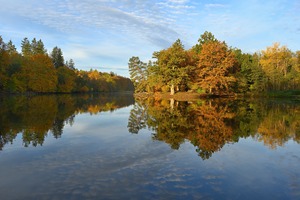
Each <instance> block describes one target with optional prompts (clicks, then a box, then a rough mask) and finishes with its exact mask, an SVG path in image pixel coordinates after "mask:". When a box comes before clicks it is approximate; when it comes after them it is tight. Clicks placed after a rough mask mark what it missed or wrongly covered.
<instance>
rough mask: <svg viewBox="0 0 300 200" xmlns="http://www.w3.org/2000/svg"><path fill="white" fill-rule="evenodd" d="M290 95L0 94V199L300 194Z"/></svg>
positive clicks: (294, 105)
mask: <svg viewBox="0 0 300 200" xmlns="http://www.w3.org/2000/svg"><path fill="white" fill-rule="evenodd" d="M299 142H300V102H299V101H296V100H294V101H292V100H289V101H288V100H280V101H279V100H269V101H267V100H259V101H258V100H256V101H251V100H232V99H227V100H210V101H208V100H202V101H198V102H174V104H173V103H170V102H169V101H154V100H146V101H137V102H134V99H133V97H132V96H131V95H129V94H123V95H99V96H96V95H94V96H71V95H60V96H35V97H24V96H15V97H4V98H3V97H2V98H0V199H1V200H2V199H3V200H5V199H300V144H299Z"/></svg>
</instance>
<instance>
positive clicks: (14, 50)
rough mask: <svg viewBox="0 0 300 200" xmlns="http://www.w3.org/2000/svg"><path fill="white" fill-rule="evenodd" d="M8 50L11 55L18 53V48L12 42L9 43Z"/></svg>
mask: <svg viewBox="0 0 300 200" xmlns="http://www.w3.org/2000/svg"><path fill="white" fill-rule="evenodd" d="M6 49H7V52H8V53H9V54H10V55H12V54H16V53H18V52H17V48H16V46H15V45H14V44H13V43H12V41H11V40H9V41H8V43H7V46H6Z"/></svg>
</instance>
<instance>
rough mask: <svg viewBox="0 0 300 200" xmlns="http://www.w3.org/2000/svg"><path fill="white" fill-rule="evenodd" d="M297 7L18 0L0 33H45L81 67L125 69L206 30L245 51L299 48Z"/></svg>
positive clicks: (204, 1)
mask: <svg viewBox="0 0 300 200" xmlns="http://www.w3.org/2000/svg"><path fill="white" fill-rule="evenodd" d="M299 12H300V3H299V0H266V1H264V2H263V3H262V2H261V1H258V0H251V1H239V0H228V1H226V2H225V1H222V0H214V1H211V0H201V1H197V0H118V1H116V0H43V1H40V0H27V1H26V3H24V1H23V0H13V1H6V2H5V3H3V4H1V7H0V24H1V26H0V34H3V36H4V38H8V39H13V40H15V38H17V40H19V41H21V40H22V39H23V38H24V37H37V38H41V39H42V40H43V41H45V43H46V44H49V45H58V46H60V47H61V48H62V49H63V51H66V52H65V55H67V56H71V57H72V58H74V60H75V63H76V58H75V57H74V56H76V57H77V58H78V61H77V63H79V65H84V62H86V64H87V65H96V63H95V62H96V60H97V59H98V60H99V61H98V63H101V62H103V63H102V64H104V65H106V66H107V67H109V62H110V61H109V60H112V61H111V62H110V63H111V65H113V66H118V67H119V66H124V68H126V67H127V62H128V59H129V57H130V55H131V56H132V55H137V56H140V57H141V58H145V59H146V57H148V58H151V54H152V52H153V51H158V50H160V49H162V48H167V47H168V46H170V45H171V43H173V42H174V41H175V40H176V39H178V38H180V39H182V40H183V43H184V44H185V45H186V46H187V47H188V48H189V47H191V46H192V45H194V44H195V43H196V42H197V39H198V38H199V35H200V34H202V33H203V32H204V31H211V32H212V33H213V34H214V35H215V36H216V37H217V38H218V39H220V40H225V41H226V42H227V43H229V45H232V46H237V47H240V48H243V49H245V50H246V51H247V50H249V49H251V50H252V49H254V48H255V49H261V48H264V47H265V45H266V44H270V43H271V44H272V42H274V41H279V42H282V43H283V44H289V43H290V45H291V46H292V48H294V49H295V48H298V47H297V45H296V44H297V42H295V41H299V40H300V39H299V28H300V18H299ZM19 38H20V39H19ZM257 41H259V42H257ZM288 46H289V45H288ZM52 47H53V46H52ZM50 48H51V47H50ZM50 48H48V50H50ZM72 48H80V49H78V50H72ZM72 55H73V56H72ZM91 55H92V56H93V57H91ZM146 55H148V56H146ZM101 59H103V60H104V61H103V60H101ZM98 63H97V64H98Z"/></svg>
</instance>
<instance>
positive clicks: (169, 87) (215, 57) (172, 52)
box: [128, 31, 300, 95]
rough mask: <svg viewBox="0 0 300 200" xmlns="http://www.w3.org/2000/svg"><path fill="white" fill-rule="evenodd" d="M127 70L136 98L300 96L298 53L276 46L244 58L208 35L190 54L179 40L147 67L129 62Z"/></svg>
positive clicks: (240, 52) (136, 61)
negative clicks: (290, 92) (158, 94)
mask: <svg viewBox="0 0 300 200" xmlns="http://www.w3.org/2000/svg"><path fill="white" fill-rule="evenodd" d="M128 68H129V73H130V78H131V80H132V82H133V84H134V87H135V92H136V93H141V92H149V93H152V92H170V94H171V95H173V94H174V93H175V92H178V91H195V92H199V93H206V94H210V95H228V94H249V93H250V94H255V93H262V92H271V91H287V90H300V51H296V52H293V51H291V50H290V49H288V48H287V47H286V46H281V45H280V44H279V43H274V44H273V45H272V46H270V47H267V48H266V49H265V50H262V51H259V52H256V53H253V54H250V53H243V52H242V50H241V49H238V48H232V47H229V46H228V45H227V44H226V42H225V41H219V40H218V39H216V38H215V36H214V35H213V34H212V33H210V32H207V31H206V32H204V33H203V34H202V35H201V36H200V38H199V40H198V43H197V44H196V45H194V46H193V47H192V48H191V49H188V50H185V49H184V46H183V44H182V43H181V41H180V40H179V39H178V40H177V41H175V42H174V43H173V44H172V45H171V46H170V47H169V48H167V49H163V50H161V51H157V52H154V53H153V60H152V61H149V62H148V63H145V62H142V61H141V60H140V59H139V57H136V56H133V57H131V58H130V59H129V63H128Z"/></svg>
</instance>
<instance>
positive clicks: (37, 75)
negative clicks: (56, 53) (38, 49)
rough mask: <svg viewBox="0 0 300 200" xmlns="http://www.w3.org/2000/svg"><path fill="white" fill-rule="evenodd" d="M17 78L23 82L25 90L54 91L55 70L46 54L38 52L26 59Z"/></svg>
mask: <svg viewBox="0 0 300 200" xmlns="http://www.w3.org/2000/svg"><path fill="white" fill-rule="evenodd" d="M18 79H19V80H21V81H22V82H23V83H24V84H25V86H26V91H32V92H56V86H57V72H56V69H55V68H54V66H53V64H52V61H51V58H50V57H49V56H47V55H43V54H38V55H33V56H31V57H30V58H29V59H27V60H26V61H25V62H24V64H23V66H22V69H21V71H20V73H18Z"/></svg>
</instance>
